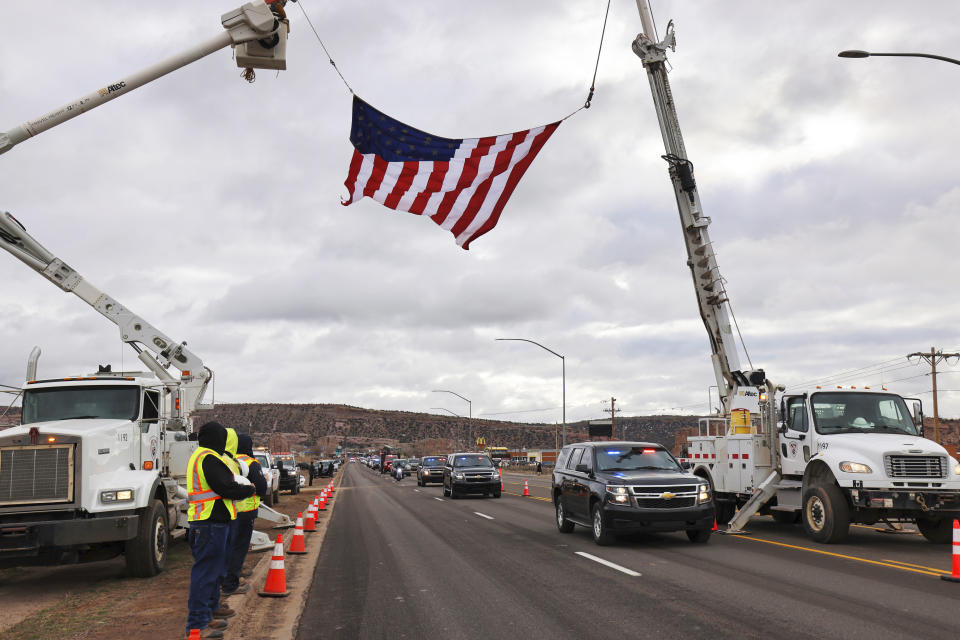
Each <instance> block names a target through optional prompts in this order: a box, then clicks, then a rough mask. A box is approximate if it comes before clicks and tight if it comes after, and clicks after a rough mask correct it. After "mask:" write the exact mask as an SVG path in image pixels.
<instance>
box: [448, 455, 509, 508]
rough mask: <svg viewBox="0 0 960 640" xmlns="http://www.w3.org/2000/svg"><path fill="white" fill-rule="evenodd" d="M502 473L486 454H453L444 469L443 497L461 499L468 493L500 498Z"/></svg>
mask: <svg viewBox="0 0 960 640" xmlns="http://www.w3.org/2000/svg"><path fill="white" fill-rule="evenodd" d="M500 490H501V489H500V472H499V471H497V468H496V466H494V464H493V461H492V460H491V459H490V456H488V455H486V454H484V453H452V454H450V455H449V456H447V463H446V464H445V465H444V467H443V495H445V496H450V497H451V498H454V499H456V498H459V497H460V496H461V495H464V494H468V493H480V494H484V495H492V496H493V497H494V498H499V497H500Z"/></svg>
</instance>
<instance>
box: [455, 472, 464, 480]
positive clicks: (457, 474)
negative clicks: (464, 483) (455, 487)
mask: <svg viewBox="0 0 960 640" xmlns="http://www.w3.org/2000/svg"><path fill="white" fill-rule="evenodd" d="M453 478H454V480H463V474H462V473H455V474H453Z"/></svg>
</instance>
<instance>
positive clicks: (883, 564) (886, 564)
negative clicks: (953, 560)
mask: <svg viewBox="0 0 960 640" xmlns="http://www.w3.org/2000/svg"><path fill="white" fill-rule="evenodd" d="M731 537H733V538H742V539H744V540H753V541H755V542H765V543H767V544H772V545H776V546H778V547H786V548H787V549H797V550H799V551H809V552H810V553H819V554H820V555H824V556H832V557H834V558H844V559H846V560H855V561H857V562H863V563H865V564H874V565H877V566H880V567H892V568H894V569H900V570H901V571H912V572H913V573H922V574H923V575H926V576H939V575H940V573H939V569H933V570H931V571H922V570H920V569H911V568H909V567H902V566H900V565H897V564H891V563H890V562H880V561H879V560H868V559H866V558H858V557H857V556H848V555H845V554H842V553H833V552H832V551H821V550H820V549H811V548H810V547H798V546H797V545H793V544H787V543H785V542H774V541H773V540H764V539H763V538H754V537H752V536H741V535H738V536H731Z"/></svg>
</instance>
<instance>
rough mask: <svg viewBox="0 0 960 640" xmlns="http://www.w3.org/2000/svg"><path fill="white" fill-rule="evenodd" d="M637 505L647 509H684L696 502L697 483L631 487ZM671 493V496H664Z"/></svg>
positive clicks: (694, 504)
mask: <svg viewBox="0 0 960 640" xmlns="http://www.w3.org/2000/svg"><path fill="white" fill-rule="evenodd" d="M631 489H632V490H633V495H634V497H635V498H636V499H637V506H638V507H640V508H647V509H685V508H688V507H693V506H696V504H697V485H695V484H681V485H668V486H658V487H654V486H641V487H637V486H634V487H631ZM664 494H673V497H671V498H667V497H664Z"/></svg>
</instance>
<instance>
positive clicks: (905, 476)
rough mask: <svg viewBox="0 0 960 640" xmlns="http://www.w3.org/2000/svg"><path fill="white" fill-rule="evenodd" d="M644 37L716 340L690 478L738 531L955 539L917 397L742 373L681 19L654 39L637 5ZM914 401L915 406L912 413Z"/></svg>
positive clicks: (957, 484)
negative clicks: (699, 176)
mask: <svg viewBox="0 0 960 640" xmlns="http://www.w3.org/2000/svg"><path fill="white" fill-rule="evenodd" d="M637 6H638V8H639V10H640V16H641V21H642V23H643V30H644V33H641V34H640V35H638V36H637V38H636V40H635V41H634V43H633V50H634V52H635V53H636V54H637V55H638V56H639V57H640V58H641V60H642V61H643V65H644V67H645V68H646V70H647V77H648V80H649V83H650V88H651V92H652V94H653V102H654V107H655V109H656V113H657V118H658V120H659V123H660V130H661V133H662V136H663V141H664V147H665V150H666V153H665V155H664V156H663V158H664V160H666V161H667V162H668V164H669V165H670V168H669V173H670V178H671V181H672V183H673V188H674V195H675V197H676V201H677V206H678V209H679V213H680V223H681V226H682V231H683V238H684V243H685V245H686V250H687V265H688V266H689V267H690V273H691V276H692V278H693V283H694V289H695V291H696V294H697V304H698V307H699V311H700V316H701V318H702V319H703V323H704V326H705V327H706V329H707V334H708V335H709V338H710V347H711V351H712V361H713V369H714V374H715V376H716V380H717V385H718V388H719V395H720V399H721V405H722V411H723V414H722V416H721V417H720V418H707V419H703V420H701V422H700V434H699V435H698V436H696V437H691V438H689V443H688V447H689V455H690V457H691V458H692V460H691V462H692V466H693V471H694V473H696V474H697V475H699V476H701V477H703V478H705V479H706V480H708V481H709V482H710V485H711V487H712V488H713V490H714V492H715V499H716V501H717V511H718V520H720V521H721V522H727V521H729V527H728V529H727V532H728V533H739V532H742V531H743V526H744V525H745V524H746V523H747V521H748V520H749V518H750V517H751V516H752V515H754V514H755V513H757V512H760V513H771V514H772V515H773V517H774V518H776V519H777V520H779V521H786V522H795V521H802V522H803V525H804V527H805V529H806V531H807V533H808V534H809V536H810V537H811V538H812V539H813V540H815V541H818V542H824V543H829V542H840V541H842V540H843V539H844V538H845V537H846V536H847V533H848V531H849V526H850V524H851V523H854V522H856V523H865V524H873V523H876V522H887V523H895V522H915V523H916V525H917V527H918V528H919V530H920V532H921V533H922V534H923V535H924V536H926V537H927V538H928V539H929V540H931V541H933V542H938V543H946V542H949V541H950V539H951V529H952V521H953V519H954V518H958V517H960V465H958V463H957V461H956V460H955V459H953V458H952V457H950V456H949V455H948V453H947V451H946V450H945V449H944V448H943V447H942V446H940V445H939V444H937V443H936V442H933V441H931V440H927V439H925V438H924V437H923V429H922V423H923V414H922V407H921V404H920V402H919V400H909V401H907V400H905V399H904V398H902V397H900V396H899V395H897V394H894V393H890V392H888V391H887V390H886V389H880V390H875V389H853V388H849V389H830V390H826V389H820V388H816V389H810V390H807V391H805V392H790V393H784V391H785V389H784V388H783V387H782V386H778V385H775V384H773V383H772V382H770V381H769V380H768V379H767V377H766V374H765V373H764V371H763V370H762V369H755V368H753V366H752V364H751V365H750V368H748V369H742V368H741V365H740V357H739V354H738V352H737V346H736V344H735V342H734V336H733V330H732V327H731V317H732V313H731V312H730V309H729V301H728V298H727V291H726V288H725V281H724V279H723V278H722V277H721V275H720V271H719V268H718V266H717V262H716V258H715V255H714V249H713V244H712V242H711V240H710V236H709V231H708V227H709V225H710V218H709V217H707V216H706V215H704V213H703V209H702V208H701V205H700V197H699V194H698V192H697V185H696V180H695V179H694V176H693V164H692V163H691V162H690V160H689V159H688V157H687V153H686V149H685V147H684V144H683V136H682V134H681V132H680V124H679V120H678V118H677V112H676V106H675V104H674V101H673V93H672V91H671V89H670V83H669V80H668V78H667V66H666V61H667V56H666V52H667V50H668V49H671V50H672V49H674V48H675V45H676V39H675V36H674V30H673V23H672V22H671V23H669V24H668V25H667V29H666V34H665V38H664V39H663V40H662V41H661V42H655V41H654V39H653V38H654V33H655V31H654V28H653V19H652V16H651V15H650V10H649V5H648V3H647V1H646V0H637ZM908 404H910V405H912V408H911V407H908Z"/></svg>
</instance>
